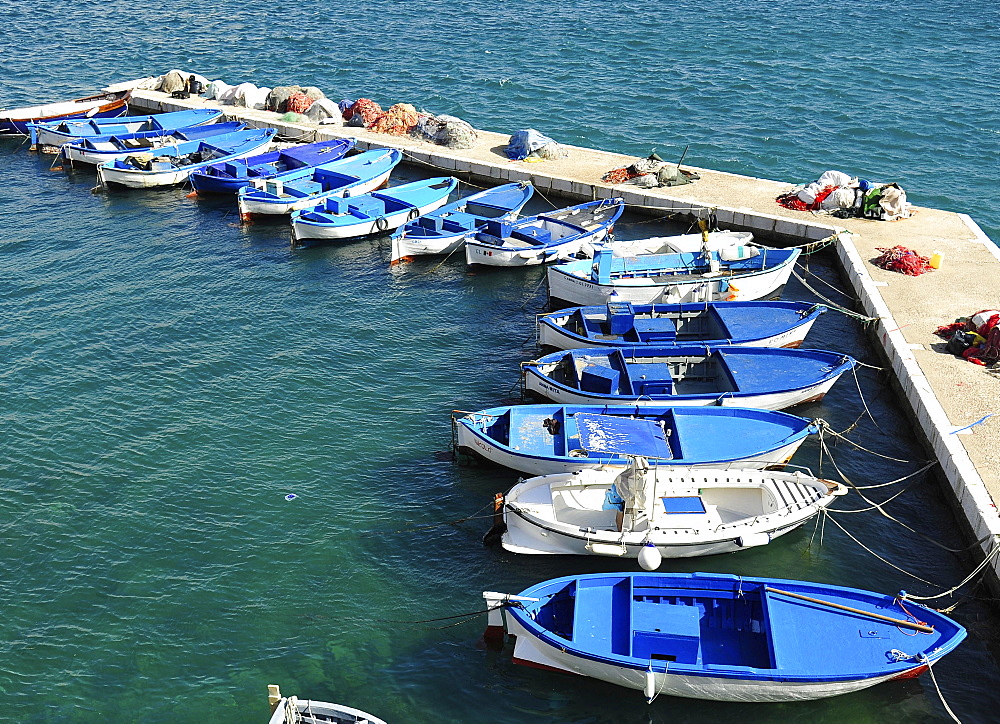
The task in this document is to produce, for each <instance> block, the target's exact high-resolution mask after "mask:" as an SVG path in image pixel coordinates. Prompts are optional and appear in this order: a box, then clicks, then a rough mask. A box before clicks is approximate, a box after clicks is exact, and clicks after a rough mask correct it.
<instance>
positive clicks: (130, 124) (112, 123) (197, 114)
mask: <svg viewBox="0 0 1000 724" xmlns="http://www.w3.org/2000/svg"><path fill="white" fill-rule="evenodd" d="M220 118H222V111H220V110H216V109H214V108H190V109H188V110H184V111H172V112H170V113H158V114H156V115H152V116H126V117H124V118H87V119H84V120H79V121H70V120H63V121H39V122H38V123H31V124H29V125H28V130H29V131H30V132H31V144H32V145H33V146H43V147H45V146H57V147H58V146H61V145H63V144H64V143H69V142H70V141H78V140H80V139H81V138H93V137H95V136H117V137H118V138H122V137H130V136H131V134H135V133H150V134H152V135H157V134H164V133H168V132H170V131H176V130H177V129H179V128H188V127H190V126H204V125H207V124H209V123H215V122H216V121H217V120H219V119H220Z"/></svg>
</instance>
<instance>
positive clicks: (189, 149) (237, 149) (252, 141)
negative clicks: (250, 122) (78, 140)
mask: <svg viewBox="0 0 1000 724" xmlns="http://www.w3.org/2000/svg"><path fill="white" fill-rule="evenodd" d="M275 133H277V130H276V129H274V128H263V129H261V128H251V129H247V130H244V131H236V132H234V133H227V134H224V135H221V136H213V137H212V138H210V139H208V140H205V141H198V140H195V141H184V142H183V143H178V144H177V145H176V146H170V147H167V148H160V149H157V151H156V153H155V154H153V153H146V154H139V153H136V154H133V155H130V156H126V157H125V158H124V159H117V160H115V161H108V162H107V163H102V164H100V165H99V166H98V167H97V176H98V178H99V179H100V182H101V184H102V185H107V184H120V185H122V186H127V187H129V188H152V187H155V186H171V185H173V184H179V183H181V182H182V181H184V180H185V179H187V177H188V175H189V174H190V173H191V172H192V171H195V170H197V169H199V168H201V167H203V166H207V165H208V164H210V163H219V162H222V161H230V160H232V159H234V158H243V157H244V156H252V155H253V154H255V153H258V152H259V151H261V150H262V149H264V148H265V147H267V146H268V145H269V144H270V143H271V140H272V139H273V138H274V134H275Z"/></svg>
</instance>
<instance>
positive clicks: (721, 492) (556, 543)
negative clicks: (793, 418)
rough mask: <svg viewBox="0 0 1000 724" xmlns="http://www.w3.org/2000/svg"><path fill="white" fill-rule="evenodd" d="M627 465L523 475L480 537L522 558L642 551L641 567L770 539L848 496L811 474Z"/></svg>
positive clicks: (636, 462)
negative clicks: (484, 535) (500, 512)
mask: <svg viewBox="0 0 1000 724" xmlns="http://www.w3.org/2000/svg"><path fill="white" fill-rule="evenodd" d="M633 463H634V464H633V465H632V466H630V467H628V468H624V469H622V468H600V469H589V470H581V471H577V472H575V473H555V474H552V475H540V476H538V477H535V478H530V479H528V480H521V481H520V482H518V484H517V485H515V486H514V487H513V488H511V490H510V492H508V493H507V494H506V495H505V496H502V497H503V506H502V510H503V516H502V520H499V519H498V520H496V524H495V525H494V528H493V529H492V530H491V531H490V534H487V538H486V540H490V536H491V534H492V536H494V537H495V536H496V534H497V533H500V543H501V544H502V545H503V547H504V549H505V550H508V551H510V552H512V553H523V554H527V555H581V556H586V555H597V556H617V557H621V558H639V557H640V554H642V558H641V559H640V565H642V567H643V568H645V569H646V570H654V569H656V568H658V567H659V565H660V562H661V560H662V559H663V558H694V557H697V556H709V555H717V554H720V553H734V552H736V551H740V550H743V549H744V548H754V547H757V546H762V545H767V544H768V543H770V542H771V541H772V540H774V539H775V538H778V537H780V536H782V535H784V534H785V533H788V532H790V531H793V530H795V529H796V528H798V527H799V526H800V525H802V524H803V523H805V522H806V521H808V520H809V519H811V518H812V517H813V516H815V515H817V514H818V513H819V511H820V510H822V509H823V508H826V507H827V506H829V505H830V504H831V503H833V501H834V499H835V498H837V497H838V496H841V495H846V494H847V488H846V487H845V486H843V485H840V484H839V483H835V482H832V481H830V480H822V479H820V478H816V477H814V476H813V475H812V474H810V473H809V472H808V471H806V472H803V471H800V470H796V471H794V472H779V471H774V470H752V469H749V470H747V469H744V470H741V469H738V468H711V467H705V468H681V467H659V466H652V467H650V466H648V465H647V464H646V461H645V460H644V459H643V458H633ZM499 499H500V498H499V496H498V497H497V498H496V501H497V505H499ZM646 547H651V548H653V549H654V550H649V551H644V549H645V548H646Z"/></svg>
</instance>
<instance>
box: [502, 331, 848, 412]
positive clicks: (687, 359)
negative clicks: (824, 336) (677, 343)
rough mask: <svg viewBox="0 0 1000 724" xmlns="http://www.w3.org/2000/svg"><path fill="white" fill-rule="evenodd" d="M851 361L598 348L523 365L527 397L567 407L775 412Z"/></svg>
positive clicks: (797, 353)
mask: <svg viewBox="0 0 1000 724" xmlns="http://www.w3.org/2000/svg"><path fill="white" fill-rule="evenodd" d="M854 365H855V360H854V358H853V357H851V356H849V355H846V354H841V353H839V352H827V351H824V350H817V349H783V348H780V347H729V346H727V347H710V346H698V347H696V346H688V347H614V348H609V347H598V348H587V349H571V350H567V351H562V352H553V353H552V354H548V355H545V356H543V357H539V358H538V359H537V360H532V361H531V362H525V363H523V364H522V365H521V367H522V370H523V375H524V389H525V392H527V393H530V394H532V395H536V396H538V397H541V398H543V399H547V400H552V401H553V402H559V403H562V404H568V405H718V406H720V407H722V406H736V407H759V408H762V409H765V410H780V409H783V408H785V407H791V406H792V405H798V404H801V403H803V402H815V401H817V400H821V399H823V396H824V395H825V394H826V393H827V392H828V391H829V390H830V388H831V387H832V386H833V383H834V382H836V381H837V379H838V378H839V377H840V376H841V375H842V374H844V372H847V371H848V370H850V369H852V368H853V367H854Z"/></svg>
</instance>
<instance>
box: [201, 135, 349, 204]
mask: <svg viewBox="0 0 1000 724" xmlns="http://www.w3.org/2000/svg"><path fill="white" fill-rule="evenodd" d="M352 148H354V139H353V138H338V139H335V140H332V141H317V142H316V143H306V144H302V145H300V146H290V147H288V148H283V149H280V150H278V151H270V152H268V153H262V154H260V155H257V156H250V157H249V158H241V159H236V160H234V161H227V162H226V163H213V164H211V165H209V166H205V167H204V168H201V169H198V170H197V171H195V172H194V173H192V174H191V176H190V177H189V180H190V181H191V187H192V188H193V189H194V190H195V191H198V192H200V193H215V194H235V193H236V192H238V191H239V190H240V189H241V188H243V187H244V186H249V185H250V183H252V182H253V181H254V180H257V179H269V178H274V177H275V176H278V175H279V174H283V173H285V172H286V171H295V170H298V169H304V168H309V167H313V166H319V165H321V164H324V163H329V162H330V161H338V160H340V159H341V158H343V157H344V156H345V155H346V154H347V152H348V151H350V150H351V149H352Z"/></svg>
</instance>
